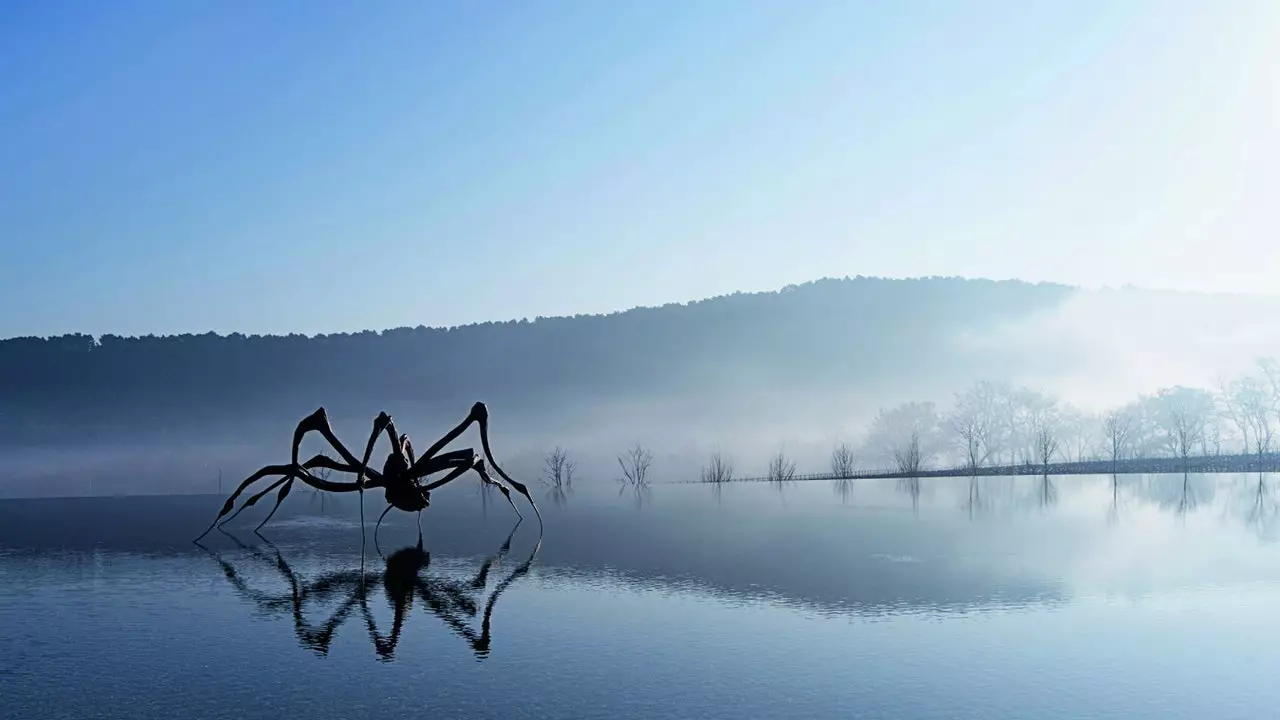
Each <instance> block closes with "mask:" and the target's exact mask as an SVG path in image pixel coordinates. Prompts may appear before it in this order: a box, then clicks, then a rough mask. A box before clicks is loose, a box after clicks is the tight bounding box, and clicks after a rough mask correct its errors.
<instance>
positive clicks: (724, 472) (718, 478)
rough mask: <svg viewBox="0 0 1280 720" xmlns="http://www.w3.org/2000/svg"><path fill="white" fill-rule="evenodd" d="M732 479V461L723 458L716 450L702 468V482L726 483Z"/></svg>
mask: <svg viewBox="0 0 1280 720" xmlns="http://www.w3.org/2000/svg"><path fill="white" fill-rule="evenodd" d="M730 480H733V463H731V462H729V461H727V460H725V459H724V456H723V455H721V454H720V452H719V451H716V453H715V454H714V455H712V456H711V462H710V463H709V464H708V465H707V466H706V467H704V468H702V482H708V483H716V484H720V483H726V482H729V481H730Z"/></svg>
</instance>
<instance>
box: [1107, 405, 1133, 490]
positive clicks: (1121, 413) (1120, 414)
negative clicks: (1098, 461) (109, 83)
mask: <svg viewBox="0 0 1280 720" xmlns="http://www.w3.org/2000/svg"><path fill="white" fill-rule="evenodd" d="M1133 426H1134V417H1133V413H1132V412H1130V411H1129V410H1128V409H1127V408H1118V409H1116V410H1112V411H1111V412H1109V413H1107V415H1106V417H1104V418H1103V419H1102V432H1103V434H1104V435H1106V443H1107V450H1108V452H1109V453H1110V454H1111V473H1112V475H1114V474H1115V472H1116V467H1117V465H1119V464H1120V460H1121V458H1123V457H1124V453H1125V449H1126V448H1127V447H1128V445H1129V438H1130V436H1131V435H1132V434H1133Z"/></svg>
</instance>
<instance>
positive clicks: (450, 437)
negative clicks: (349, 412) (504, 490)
mask: <svg viewBox="0 0 1280 720" xmlns="http://www.w3.org/2000/svg"><path fill="white" fill-rule="evenodd" d="M472 423H476V424H478V425H479V426H480V443H481V445H482V446H483V447H484V454H485V457H487V458H488V460H489V464H490V465H491V466H493V469H494V470H496V471H497V473H498V475H499V476H501V477H502V479H503V480H506V481H507V484H508V485H510V486H511V487H513V488H515V489H516V492H518V493H520V494H521V495H523V496H524V497H525V499H526V500H528V501H529V505H530V506H531V507H532V508H533V512H534V514H535V515H537V516H538V524H542V513H540V512H538V504H537V503H535V502H534V501H533V496H532V495H530V494H529V488H528V487H526V486H525V485H524V483H520V482H516V481H515V480H513V479H511V476H510V475H507V473H506V472H504V471H503V469H502V468H501V467H500V466H499V465H498V461H497V460H494V459H493V451H492V449H490V446H489V409H488V408H487V407H485V404H484V403H482V402H477V403H476V404H474V405H472V406H471V412H470V413H468V414H467V417H466V418H465V419H464V420H463V421H462V422H460V423H458V425H457V427H455V428H453V429H452V430H450V431H449V432H447V433H445V435H444V437H442V438H440V439H439V440H437V441H436V442H435V444H434V445H432V446H431V447H429V448H427V451H426V452H425V453H423V455H422V457H420V458H418V461H417V462H415V463H414V464H413V466H412V467H411V468H410V469H409V475H410V477H424V476H426V475H427V473H426V472H422V471H421V467H420V466H422V465H423V464H424V463H429V462H431V460H432V459H433V458H434V457H435V455H436V453H438V452H440V450H442V449H443V448H444V447H445V446H446V445H448V444H449V443H451V442H453V441H454V440H457V439H458V436H459V435H461V434H462V433H463V432H465V431H466V429H467V428H469V427H471V424H472ZM494 484H495V485H496V484H497V483H494ZM499 487H501V485H499ZM507 499H508V500H509V499H510V496H508V498H507Z"/></svg>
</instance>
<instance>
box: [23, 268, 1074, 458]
mask: <svg viewBox="0 0 1280 720" xmlns="http://www.w3.org/2000/svg"><path fill="white" fill-rule="evenodd" d="M1071 292H1072V289H1071V288H1068V287H1065V286H1061V285H1050V284H1029V283H1022V282H995V281H986V280H962V279H952V278H927V279H918V280H886V279H876V278H862V277H859V278H853V279H842V280H820V281H815V282H811V283H806V284H804V285H800V286H791V287H787V288H784V289H782V290H780V291H778V292H766V293H752V294H747V293H738V294H734V295H729V296H722V297H717V298H712V299H708V300H702V301H697V302H690V303H677V304H669V305H664V306H662V307H655V308H638V309H634V310H628V311H625V312H619V313H614V314H609V315H591V316H587V315H579V316H574V317H557V318H537V319H534V320H519V321H508V322H490V323H481V324H476V325H467V326H462V327H452V328H428V327H416V328H396V329H393V330H384V331H382V332H375V331H364V332H355V333H350V334H332V335H320V336H315V337H307V336H303V335H288V336H256V335H255V336H244V335H240V334H236V333H233V334H231V335H228V336H221V335H216V334H212V333H208V334H203V335H178V336H164V337H154V336H146V337H137V338H135V337H119V336H115V335H103V336H101V337H97V338H95V337H93V336H90V335H68V336H61V337H51V338H15V339H9V340H4V341H0V429H2V430H3V433H2V434H0V443H5V444H28V443H34V444H44V443H45V442H46V441H48V440H49V439H50V438H51V436H50V435H49V433H52V434H53V435H52V437H56V438H58V440H57V442H67V441H68V440H70V439H71V438H72V437H75V436H79V437H82V438H85V439H93V438H97V439H99V440H107V439H111V438H112V437H114V436H116V435H121V436H126V435H127V436H139V435H143V436H145V435H148V434H154V433H157V432H160V431H161V430H166V431H171V430H172V429H173V428H174V427H191V426H198V427H210V426H213V425H218V424H222V423H228V422H230V423H238V422H240V421H242V420H244V419H245V418H252V417H255V416H261V415H262V414H264V413H265V414H266V415H269V416H272V417H276V418H280V417H291V418H296V417H298V416H299V414H300V413H305V412H308V411H309V410H311V409H314V408H315V407H316V406H317V405H320V404H324V405H326V406H327V407H330V408H331V409H336V412H337V413H338V414H340V415H349V416H359V417H362V418H367V417H371V416H372V415H373V414H375V413H376V411H377V410H378V409H381V408H384V407H385V408H395V409H398V410H399V411H400V412H404V411H405V408H408V407H414V408H428V407H444V408H451V409H455V410H457V411H458V412H463V411H465V407H466V406H467V404H469V403H470V402H471V401H472V400H475V399H485V400H486V401H488V402H490V403H501V404H502V406H503V408H504V411H505V412H508V413H520V412H528V411H530V410H533V409H539V410H540V411H541V410H543V409H545V408H553V407H554V408H565V407H571V406H573V405H575V404H579V405H580V404H584V403H600V402H608V401H611V400H627V399H632V398H654V397H662V396H676V395H687V394H689V393H703V394H708V395H717V394H735V393H747V392H750V391H752V390H753V389H759V388H762V387H766V388H770V389H771V390H774V391H776V390H777V389H779V388H795V389H796V390H797V391H802V390H804V391H808V392H812V391H814V390H815V389H818V390H820V389H821V388H823V387H840V388H847V387H850V386H859V387H876V386H877V385H880V386H883V384H884V383H887V382H891V381H895V379H896V380H903V379H906V380H907V381H910V380H912V379H918V378H922V377H930V376H937V375H938V374H939V373H943V372H945V374H946V375H947V376H949V377H956V376H958V377H962V378H966V379H967V378H968V377H970V376H972V375H973V374H974V373H975V372H978V371H979V368H980V366H981V365H982V364H984V363H986V364H989V363H990V362H992V359H991V358H990V357H977V353H966V352H965V351H964V350H963V349H962V348H960V347H959V346H958V345H957V344H956V343H955V342H954V340H955V338H956V337H958V336H959V334H961V333H964V332H965V331H966V330H973V329H975V328H983V327H989V326H991V325H992V324H995V323H999V322H1000V321H1003V320H1009V319H1016V318H1018V317H1020V316H1025V315H1027V314H1028V313H1031V312H1034V311H1036V310H1037V309H1044V308H1048V307H1052V306H1054V305H1055V304H1056V303H1059V302H1061V301H1062V300H1063V299H1064V298H1065V297H1067V296H1068V295H1069V294H1070V293H1071Z"/></svg>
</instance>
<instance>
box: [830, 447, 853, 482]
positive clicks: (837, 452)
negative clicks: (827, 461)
mask: <svg viewBox="0 0 1280 720" xmlns="http://www.w3.org/2000/svg"><path fill="white" fill-rule="evenodd" d="M853 472H854V471H853V448H851V447H849V444H848V443H840V444H839V445H837V446H836V448H835V449H834V450H832V451H831V474H832V475H834V476H835V477H837V478H849V477H853Z"/></svg>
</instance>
